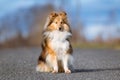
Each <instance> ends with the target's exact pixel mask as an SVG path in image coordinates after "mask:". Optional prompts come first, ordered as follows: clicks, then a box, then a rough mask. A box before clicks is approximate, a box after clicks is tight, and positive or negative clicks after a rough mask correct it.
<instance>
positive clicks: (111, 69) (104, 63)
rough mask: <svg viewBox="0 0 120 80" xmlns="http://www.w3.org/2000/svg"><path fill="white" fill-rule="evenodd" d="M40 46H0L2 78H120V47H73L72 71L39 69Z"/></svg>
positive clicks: (86, 79) (19, 79)
mask: <svg viewBox="0 0 120 80" xmlns="http://www.w3.org/2000/svg"><path fill="white" fill-rule="evenodd" d="M40 51H41V49H40V48H15V49H3V50H0V80H120V50H110V49H74V69H75V71H73V72H72V73H71V74H65V73H57V74H52V73H40V72H36V71H35V68H36V64H37V58H38V56H39V54H40Z"/></svg>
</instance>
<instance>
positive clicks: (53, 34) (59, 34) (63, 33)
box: [43, 30, 72, 41]
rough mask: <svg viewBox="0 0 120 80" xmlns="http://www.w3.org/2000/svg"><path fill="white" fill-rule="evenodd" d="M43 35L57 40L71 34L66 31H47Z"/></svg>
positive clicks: (63, 39)
mask: <svg viewBox="0 0 120 80" xmlns="http://www.w3.org/2000/svg"><path fill="white" fill-rule="evenodd" d="M43 35H45V36H46V37H47V38H49V39H50V40H57V41H65V40H66V39H68V38H69V37H71V36H72V34H71V33H70V32H67V31H58V30H55V31H47V32H45V33H44V34H43Z"/></svg>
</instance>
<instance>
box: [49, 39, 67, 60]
mask: <svg viewBox="0 0 120 80" xmlns="http://www.w3.org/2000/svg"><path fill="white" fill-rule="evenodd" d="M51 45H52V48H53V49H54V51H55V52H56V55H57V58H58V59H62V58H63V57H64V56H65V54H66V51H67V50H68V49H69V42H68V41H67V40H65V41H56V40H52V41H51Z"/></svg>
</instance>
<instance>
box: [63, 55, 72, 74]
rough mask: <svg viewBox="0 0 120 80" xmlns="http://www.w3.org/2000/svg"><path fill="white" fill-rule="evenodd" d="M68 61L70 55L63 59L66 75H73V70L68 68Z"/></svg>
mask: <svg viewBox="0 0 120 80" xmlns="http://www.w3.org/2000/svg"><path fill="white" fill-rule="evenodd" d="M68 59H69V55H65V56H64V58H63V59H62V63H63V68H64V71H65V73H71V70H70V69H69V68H68Z"/></svg>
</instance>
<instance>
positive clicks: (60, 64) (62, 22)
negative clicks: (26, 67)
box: [36, 11, 73, 73]
mask: <svg viewBox="0 0 120 80" xmlns="http://www.w3.org/2000/svg"><path fill="white" fill-rule="evenodd" d="M71 37H72V32H71V28H70V26H69V23H68V20H67V14H66V12H64V11H62V12H59V13H57V12H52V13H50V15H49V16H48V18H47V21H46V24H45V26H44V31H43V40H42V44H41V47H42V52H41V54H40V56H39V58H38V65H37V67H36V71H39V72H52V73H57V72H65V73H71V69H70V66H72V61H73V56H72V55H73V49H72V46H71V43H70V38H71Z"/></svg>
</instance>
